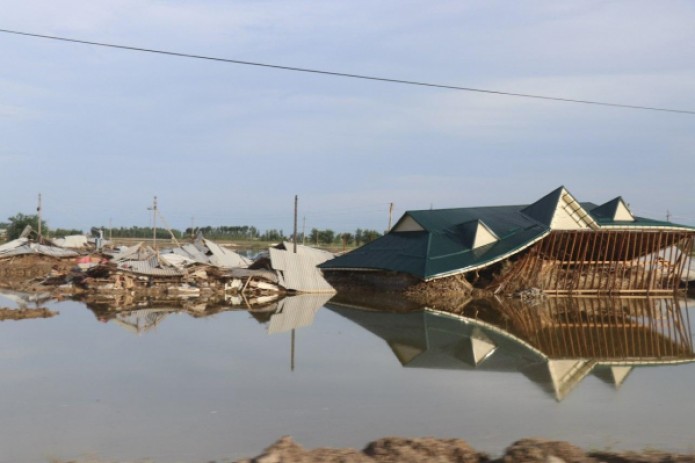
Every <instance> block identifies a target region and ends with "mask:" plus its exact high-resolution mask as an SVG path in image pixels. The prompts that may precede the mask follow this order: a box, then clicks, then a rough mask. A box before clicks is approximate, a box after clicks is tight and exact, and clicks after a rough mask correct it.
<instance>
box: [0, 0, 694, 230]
mask: <svg viewBox="0 0 695 463" xmlns="http://www.w3.org/2000/svg"><path fill="white" fill-rule="evenodd" d="M0 11H2V12H3V13H2V15H0V28H2V29H14V30H21V31H26V32H33V33H40V34H49V35H62V36H67V37H72V38H78V39H83V40H90V41H97V42H111V43H117V44H123V45H132V46H140V47H145V48H154V49H163V50H170V51H178V52H184V53H193V54H200V55H209V56H217V57H223V58H231V59H239V60H248V61H258V62H265V63H274V64H280V65H287V66H298V67H307V68H317V69H326V70H332V71H337V72H347V73H356V74H372V75H378V76H384V77H392V78H400V79H408V80H419V81H429V82H437V83H443V84H451V85H459V86H467V87H479V88H486V89H495V90H503V91H509V92H519V93H535V94H542V95H550V96H559V97H566V98H576V99H589V100H605V101H611V102H617V103H626V104H635V105H645V106H662V107H673V108H681V109H689V110H695V46H693V44H695V27H693V24H695V4H693V3H692V2H690V1H675V0H674V1H668V2H652V1H627V0H625V1H590V0H582V1H576V2H573V1H563V2H551V1H547V2H540V1H539V2H535V1H527V2H508V1H507V2H503V1H476V2H465V1H441V2H418V1H380V2H373V1H361V0H356V1H350V2H347V1H343V2H338V1H320V2H318V1H312V2H310V1H270V0H269V1H221V0H217V1H205V0H196V1H143V0H100V1H92V2H84V1H78V0H16V1H12V0H0ZM0 69H1V71H0V218H2V219H4V218H6V217H8V216H10V215H14V214H15V213H16V212H25V213H31V212H32V211H33V210H34V208H35V207H36V196H37V194H38V193H39V192H41V193H42V194H43V198H44V213H45V217H46V219H47V220H48V222H49V225H50V226H53V227H77V228H82V227H85V228H86V227H89V226H90V225H97V224H103V225H107V224H108V222H109V219H110V218H111V219H112V221H113V224H114V226H121V225H123V226H129V225H142V226H148V225H149V224H150V219H149V213H148V211H147V207H148V206H149V205H150V204H151V202H152V197H153V196H154V195H157V196H158V197H159V204H160V208H161V211H162V213H163V214H164V216H165V217H166V219H167V220H168V221H169V222H170V223H171V225H172V226H174V227H177V228H185V227H187V226H189V225H190V224H191V220H192V217H194V218H195V219H194V220H195V224H196V225H203V224H212V225H219V224H230V225H233V224H237V225H242V224H249V225H256V226H258V227H259V228H261V229H266V228H282V229H284V230H285V231H286V232H289V231H290V230H291V227H292V204H293V197H294V195H295V194H299V196H300V220H301V217H302V216H306V225H307V228H311V227H318V228H326V227H330V228H333V229H336V230H354V229H355V228H357V227H362V228H377V229H383V228H385V227H386V224H387V210H388V203H389V202H394V203H395V204H396V211H395V215H396V216H398V215H400V214H401V213H402V212H403V211H404V210H407V209H421V208H429V207H430V205H432V206H434V207H436V208H437V207H458V206H475V205H489V204H518V203H527V202H531V201H533V200H535V199H537V198H538V197H540V196H542V195H543V194H545V193H547V192H549V191H551V190H552V189H554V188H556V187H558V186H559V185H565V186H566V187H567V188H568V189H569V190H570V191H571V192H572V193H573V194H574V195H575V196H576V197H577V198H578V199H579V200H580V201H593V202H597V203H600V202H603V201H607V200H609V199H612V198H613V197H615V196H618V195H622V196H623V197H624V198H625V199H626V201H627V202H628V203H630V205H631V206H632V209H633V212H635V213H636V214H638V215H644V216H648V217H654V218H664V216H665V214H666V210H667V209H669V210H670V211H671V213H672V215H673V216H674V221H679V222H683V223H689V224H693V223H695V210H694V209H695V207H693V202H692V200H691V197H692V191H691V185H692V178H693V172H695V156H694V154H695V153H694V151H695V116H692V115H678V114H668V113H658V112H647V111H635V110H625V109H615V108H603V107H594V106H586V105H576V104H567V103H555V102H548V101H535V100H528V99H521V98H511V97H503V96H493V95H483V94H473V93H466V92H457V91H452V90H441V89H430V88H419V87H410V86H402V85H391V84H385V83H378V82H367V81H357V80H350V79H345V78H330V77H323V76H317V75H309V74H299V73H290V72H284V71H277V70H269V69H262V68H255V67H245V66H239V65H232V64H222V63H214V62H205V61H199V60H190V59H182V58H173V57H167V56H158V55H152V54H143V53H135V52H128V51H122V50H114V49H106V48H97V47H94V46H87V45H77V44H69V43H61V42H55V41H49V40H44V39H37V38H28V37H18V36H12V35H6V34H0ZM300 226H301V223H300Z"/></svg>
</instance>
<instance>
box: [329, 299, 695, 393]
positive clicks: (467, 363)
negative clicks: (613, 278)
mask: <svg viewBox="0 0 695 463" xmlns="http://www.w3.org/2000/svg"><path fill="white" fill-rule="evenodd" d="M492 305H493V306H496V307H495V310H491V303H490V301H489V300H486V301H484V303H482V304H481V303H479V302H476V301H473V302H471V303H470V304H469V305H468V306H466V309H465V310H464V311H463V313H462V314H461V315H454V314H449V313H445V312H438V311H433V310H430V309H425V310H421V311H417V312H410V313H405V314H402V313H401V314H398V313H389V312H383V311H379V312H375V311H369V310H361V309H356V308H349V307H347V306H345V305H336V304H328V306H327V307H329V308H330V309H331V310H333V311H335V312H337V313H338V314H340V315H342V316H344V317H346V318H348V319H350V320H352V321H353V322H355V323H357V324H358V325H360V326H362V327H363V328H365V329H367V330H369V331H371V332H372V333H374V334H376V335H377V336H379V337H381V338H383V339H384V340H385V341H386V342H387V344H388V345H389V347H390V348H391V350H392V351H393V353H394V355H395V356H396V357H397V358H398V360H399V362H400V363H401V364H402V365H403V366H404V367H408V368H436V369H461V370H482V371H506V372H519V373H522V374H523V375H525V376H526V377H528V378H529V379H531V380H532V381H533V382H535V383H536V384H539V385H540V386H541V387H543V389H544V390H546V391H547V392H549V393H550V394H552V395H553V396H554V397H555V398H556V400H562V399H563V398H564V397H566V396H567V394H568V393H569V392H570V391H571V390H572V389H573V388H574V387H575V386H576V385H577V384H579V383H580V382H581V381H582V380H583V379H584V378H585V377H586V376H587V375H589V374H593V375H595V376H597V377H598V378H600V379H602V380H603V381H606V382H609V383H612V384H614V385H615V386H616V387H619V386H620V385H621V384H622V383H623V382H624V381H625V379H626V378H627V376H628V374H629V373H630V372H631V371H632V369H633V368H634V367H639V366H646V365H665V364H678V363H684V362H693V361H695V354H694V353H693V345H692V338H691V331H690V324H689V320H688V313H687V308H685V307H680V306H679V304H678V303H677V302H676V301H675V300H663V299H618V300H610V299H605V300H597V299H588V298H587V299H581V300H572V299H555V300H550V301H546V303H544V304H543V305H541V306H534V307H532V308H531V307H528V306H521V303H518V302H517V303H516V304H515V305H509V304H508V303H505V304H502V303H499V302H496V303H494V304H492Z"/></svg>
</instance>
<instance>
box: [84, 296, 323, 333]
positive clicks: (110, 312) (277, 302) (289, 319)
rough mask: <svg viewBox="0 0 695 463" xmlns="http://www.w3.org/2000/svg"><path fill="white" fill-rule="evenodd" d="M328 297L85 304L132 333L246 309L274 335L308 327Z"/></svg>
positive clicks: (113, 300) (125, 300) (123, 299)
mask: <svg viewBox="0 0 695 463" xmlns="http://www.w3.org/2000/svg"><path fill="white" fill-rule="evenodd" d="M119 296H120V295H119ZM330 298H331V295H330V294H328V295H326V294H302V295H297V296H289V297H285V298H280V299H278V298H277V297H273V298H272V300H271V301H270V302H269V303H268V304H266V305H249V306H232V305H224V304H221V303H220V301H218V300H206V299H196V300H185V299H180V298H172V299H153V298H143V297H140V298H138V297H134V296H133V295H130V294H126V295H123V297H111V298H102V299H98V300H94V299H90V300H87V301H85V302H86V304H87V307H88V308H89V309H90V310H92V311H93V312H94V315H95V316H96V317H97V319H98V320H100V321H102V322H113V323H115V324H116V325H118V326H120V327H122V328H124V329H126V330H127V331H130V332H132V333H136V334H143V333H147V332H150V331H152V330H154V329H155V328H156V327H157V326H158V325H159V324H160V323H161V322H162V320H164V319H165V318H166V317H168V316H169V315H172V314H177V313H186V314H188V315H190V316H192V317H195V318H200V317H207V316H210V315H214V314H216V313H219V312H224V311H229V310H245V311H246V310H248V312H249V313H250V314H251V315H252V316H253V317H254V318H255V319H256V320H258V322H259V323H266V322H268V333H269V334H276V333H282V332H286V331H292V330H294V329H296V328H301V327H304V326H309V325H311V324H312V323H313V321H314V316H315V315H316V312H318V310H319V309H320V308H321V307H323V305H324V304H325V303H326V302H327V301H328V300H329V299H330Z"/></svg>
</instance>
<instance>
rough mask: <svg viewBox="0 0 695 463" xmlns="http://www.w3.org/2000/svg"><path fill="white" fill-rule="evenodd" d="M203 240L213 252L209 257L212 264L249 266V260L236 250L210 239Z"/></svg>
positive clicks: (231, 266)
mask: <svg viewBox="0 0 695 463" xmlns="http://www.w3.org/2000/svg"><path fill="white" fill-rule="evenodd" d="M203 242H204V243H205V246H207V248H208V249H209V250H210V252H211V253H212V256H210V257H209V260H210V263H211V264H212V265H214V266H216V267H222V268H246V267H248V266H249V261H248V260H247V259H246V258H244V257H242V256H240V255H239V254H237V253H236V252H234V251H230V250H229V249H225V248H223V247H222V246H219V245H218V244H217V243H214V242H212V241H210V240H203Z"/></svg>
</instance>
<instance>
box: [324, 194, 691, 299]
mask: <svg viewBox="0 0 695 463" xmlns="http://www.w3.org/2000/svg"><path fill="white" fill-rule="evenodd" d="M694 236H695V228H693V227H689V226H685V225H678V224H673V223H670V222H663V221H658V220H653V219H647V218H643V217H636V216H634V215H633V214H632V213H631V212H630V209H629V208H628V206H627V204H626V203H625V201H623V199H622V198H621V197H617V198H615V199H612V200H611V201H608V202H607V203H604V204H601V205H596V204H593V203H580V202H578V201H577V200H576V199H575V198H574V196H573V195H571V194H570V193H569V191H567V189H566V188H564V187H560V188H557V189H556V190H554V191H552V192H551V193H549V194H547V195H546V196H544V197H542V198H541V199H539V200H538V201H536V202H534V203H532V204H529V205H517V206H491V207H469V208H457V209H439V210H420V211H408V212H406V213H405V214H403V216H402V217H401V218H400V219H399V220H398V222H397V223H396V225H395V226H394V227H393V229H392V230H390V231H389V232H388V233H387V234H386V235H384V236H383V237H381V238H379V239H377V240H375V241H372V242H370V243H368V244H366V245H364V246H362V247H360V248H358V249H356V250H354V251H352V252H349V253H347V254H345V255H343V256H340V257H337V258H336V259H333V260H330V261H328V262H325V263H324V264H322V265H321V266H320V268H321V269H322V270H323V271H324V273H325V274H326V276H327V278H328V279H329V280H330V281H331V282H332V283H334V284H337V285H338V286H340V285H341V284H343V283H345V282H351V281H352V282H362V283H364V282H367V283H368V284H370V285H372V286H376V287H380V286H381V287H390V288H398V289H403V288H405V287H408V286H412V285H417V284H420V285H422V283H431V284H435V282H437V281H439V282H441V281H442V280H444V279H447V278H448V279H452V280H451V281H454V280H455V281H457V282H459V285H460V288H461V290H466V289H467V290H471V289H472V288H473V287H477V288H481V289H487V290H490V291H494V292H497V293H507V294H508V293H513V292H518V291H520V290H525V289H529V288H537V289H539V290H542V291H543V292H545V293H556V294H569V293H577V294H578V293H594V294H596V293H610V294H620V293H649V294H651V293H667V292H673V291H675V290H676V289H678V287H679V286H680V283H681V276H682V275H683V274H684V272H686V271H687V268H688V263H689V258H690V252H691V250H692V245H693V237H694ZM447 287H451V284H449V283H447Z"/></svg>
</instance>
